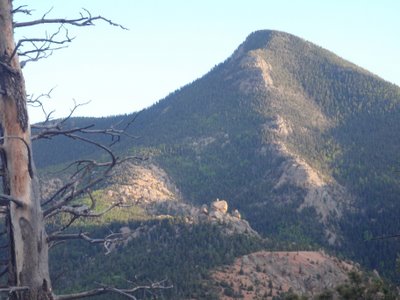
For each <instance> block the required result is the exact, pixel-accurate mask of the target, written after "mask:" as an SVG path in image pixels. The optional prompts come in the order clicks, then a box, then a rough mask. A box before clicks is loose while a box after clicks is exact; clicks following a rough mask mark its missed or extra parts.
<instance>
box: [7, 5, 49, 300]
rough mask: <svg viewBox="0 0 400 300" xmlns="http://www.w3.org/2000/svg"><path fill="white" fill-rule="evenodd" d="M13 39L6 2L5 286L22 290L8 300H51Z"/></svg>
mask: <svg viewBox="0 0 400 300" xmlns="http://www.w3.org/2000/svg"><path fill="white" fill-rule="evenodd" d="M14 48H15V42H14V36H13V19H12V1H11V0H0V124H1V127H2V131H3V138H2V141H1V142H2V145H1V148H2V152H3V154H2V156H3V159H4V160H5V161H4V162H3V164H4V169H5V170H4V180H3V183H4V184H5V188H4V190H3V193H5V194H8V195H10V196H11V198H13V199H16V200H18V201H16V202H17V203H15V202H10V208H9V216H8V232H9V238H10V241H11V243H10V251H9V252H10V255H11V257H10V263H9V285H10V286H16V287H27V290H26V291H24V292H16V293H14V294H13V295H12V296H11V299H18V300H25V299H26V300H27V299H29V300H32V299H38V300H39V299H40V300H46V299H53V295H52V291H51V282H50V277H49V268H48V245H47V241H46V237H47V236H46V232H45V227H44V221H43V214H42V211H41V207H40V197H39V193H38V184H37V178H36V176H35V175H36V174H35V168H34V164H33V161H32V153H31V141H30V139H31V135H30V126H29V120H28V113H27V109H26V91H25V83H24V78H23V75H22V71H21V68H20V64H19V59H18V55H17V54H15V55H14V56H12V54H13V51H14Z"/></svg>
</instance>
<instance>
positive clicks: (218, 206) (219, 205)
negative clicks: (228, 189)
mask: <svg viewBox="0 0 400 300" xmlns="http://www.w3.org/2000/svg"><path fill="white" fill-rule="evenodd" d="M211 209H212V210H214V211H219V212H221V213H223V214H226V212H227V211H228V202H226V201H225V200H219V199H217V200H216V201H214V202H213V203H211Z"/></svg>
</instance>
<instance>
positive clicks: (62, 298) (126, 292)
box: [55, 280, 173, 300]
mask: <svg viewBox="0 0 400 300" xmlns="http://www.w3.org/2000/svg"><path fill="white" fill-rule="evenodd" d="M165 282H166V281H165V280H163V281H159V282H154V283H150V284H148V285H140V286H135V287H133V288H130V289H119V288H115V287H110V286H107V285H104V284H98V285H100V287H99V288H97V289H93V290H90V291H86V292H80V293H76V294H70V295H59V296H56V298H55V299H56V300H74V299H82V298H88V297H93V296H99V295H103V294H106V293H116V294H119V295H122V296H124V297H125V298H127V299H137V298H136V297H135V296H134V295H133V294H134V293H135V292H137V291H139V290H149V291H150V290H162V289H171V288H173V286H172V285H165Z"/></svg>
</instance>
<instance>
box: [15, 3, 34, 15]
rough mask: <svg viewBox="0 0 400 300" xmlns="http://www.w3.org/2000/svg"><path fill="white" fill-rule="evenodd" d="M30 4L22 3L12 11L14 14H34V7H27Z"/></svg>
mask: <svg viewBox="0 0 400 300" xmlns="http://www.w3.org/2000/svg"><path fill="white" fill-rule="evenodd" d="M26 7H28V5H20V6H18V7H17V8H15V9H13V10H12V11H11V13H12V14H17V13H23V14H25V15H32V12H33V9H27V8H26Z"/></svg>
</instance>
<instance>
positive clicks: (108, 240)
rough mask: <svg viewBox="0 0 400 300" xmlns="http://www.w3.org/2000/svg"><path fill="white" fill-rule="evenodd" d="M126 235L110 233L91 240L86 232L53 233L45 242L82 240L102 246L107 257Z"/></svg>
mask: <svg viewBox="0 0 400 300" xmlns="http://www.w3.org/2000/svg"><path fill="white" fill-rule="evenodd" d="M127 236H128V234H127V233H111V234H109V235H108V236H106V237H104V238H99V239H95V238H91V237H90V236H88V233H87V232H81V233H66V234H62V233H59V232H57V233H53V234H51V235H49V236H48V237H47V242H48V243H51V242H59V241H68V240H83V241H86V242H88V243H90V244H103V246H104V248H105V249H106V253H105V255H108V254H110V253H111V251H112V248H111V247H112V246H113V245H116V244H118V243H121V242H124V241H125V240H126V238H127Z"/></svg>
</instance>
